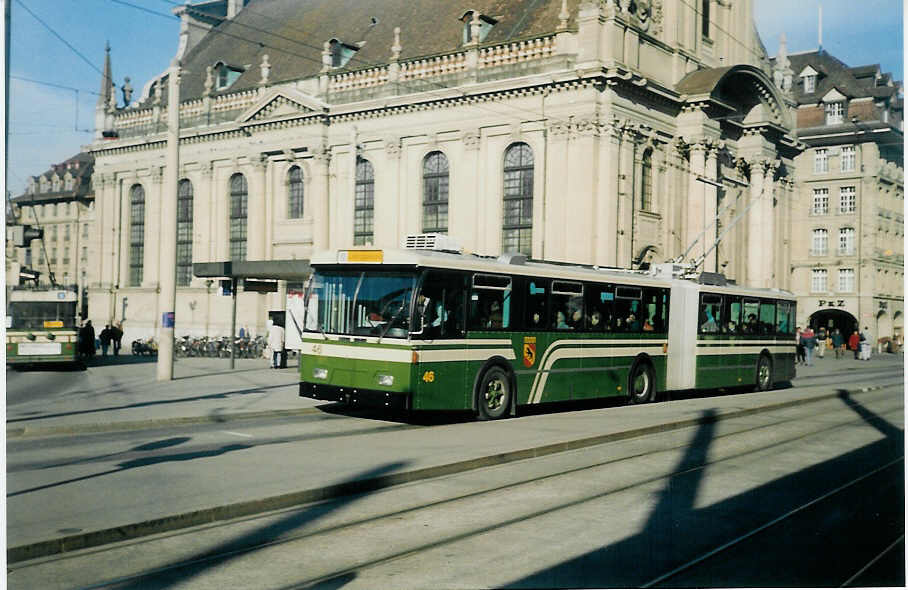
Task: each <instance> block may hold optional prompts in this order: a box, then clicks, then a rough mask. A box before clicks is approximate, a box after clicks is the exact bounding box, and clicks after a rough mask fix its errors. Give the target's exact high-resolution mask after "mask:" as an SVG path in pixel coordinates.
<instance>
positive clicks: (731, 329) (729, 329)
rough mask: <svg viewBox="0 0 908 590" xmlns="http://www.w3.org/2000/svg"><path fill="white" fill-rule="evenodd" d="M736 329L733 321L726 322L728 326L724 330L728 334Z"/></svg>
mask: <svg viewBox="0 0 908 590" xmlns="http://www.w3.org/2000/svg"><path fill="white" fill-rule="evenodd" d="M737 331H738V326H736V325H735V323H734V322H728V328H727V329H726V332H728V333H729V334H734V333H735V332H737Z"/></svg>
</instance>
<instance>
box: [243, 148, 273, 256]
mask: <svg viewBox="0 0 908 590" xmlns="http://www.w3.org/2000/svg"><path fill="white" fill-rule="evenodd" d="M249 162H250V164H252V174H251V176H252V178H253V182H250V183H249V198H248V201H247V204H248V208H247V211H248V217H247V222H246V223H247V225H246V248H247V250H246V260H264V258H265V223H266V222H267V221H266V219H265V201H266V198H267V197H266V193H265V188H266V187H265V182H266V174H267V172H268V159H267V157H265V156H264V155H263V154H258V153H255V154H250V155H249Z"/></svg>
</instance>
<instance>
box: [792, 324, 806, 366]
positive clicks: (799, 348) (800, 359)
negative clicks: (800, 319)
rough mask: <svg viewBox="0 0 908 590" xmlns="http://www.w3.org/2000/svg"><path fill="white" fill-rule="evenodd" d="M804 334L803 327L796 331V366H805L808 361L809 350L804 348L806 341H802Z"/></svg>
mask: <svg viewBox="0 0 908 590" xmlns="http://www.w3.org/2000/svg"><path fill="white" fill-rule="evenodd" d="M802 333H803V331H802V330H801V326H798V327H797V329H796V330H795V343H796V344H795V364H798V365H803V364H804V362H805V360H806V356H805V355H806V351H807V349H806V348H804V341H803V340H802V339H801V334H802Z"/></svg>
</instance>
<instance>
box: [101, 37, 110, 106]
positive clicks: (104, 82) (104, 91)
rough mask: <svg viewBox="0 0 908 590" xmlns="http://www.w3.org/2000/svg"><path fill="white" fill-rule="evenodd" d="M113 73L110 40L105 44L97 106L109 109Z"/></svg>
mask: <svg viewBox="0 0 908 590" xmlns="http://www.w3.org/2000/svg"><path fill="white" fill-rule="evenodd" d="M112 89H113V74H112V73H111V70H110V41H108V42H106V43H105V44H104V71H103V72H102V73H101V92H100V96H99V97H98V104H97V108H99V109H107V107H108V105H110V97H111V94H112V93H113V90H112Z"/></svg>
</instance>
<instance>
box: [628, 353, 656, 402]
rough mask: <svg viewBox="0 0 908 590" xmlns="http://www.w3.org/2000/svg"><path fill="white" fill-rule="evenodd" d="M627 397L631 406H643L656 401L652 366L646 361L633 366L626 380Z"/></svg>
mask: <svg viewBox="0 0 908 590" xmlns="http://www.w3.org/2000/svg"><path fill="white" fill-rule="evenodd" d="M627 395H628V398H629V399H630V402H631V403H632V404H645V403H649V402H651V401H655V399H656V381H655V374H654V372H653V366H652V365H651V364H649V363H648V362H646V361H639V362H637V363H635V364H634V367H633V368H632V369H631V372H630V375H629V376H628V379H627Z"/></svg>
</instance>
